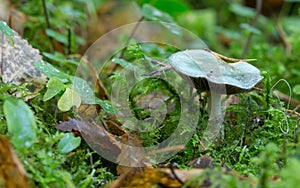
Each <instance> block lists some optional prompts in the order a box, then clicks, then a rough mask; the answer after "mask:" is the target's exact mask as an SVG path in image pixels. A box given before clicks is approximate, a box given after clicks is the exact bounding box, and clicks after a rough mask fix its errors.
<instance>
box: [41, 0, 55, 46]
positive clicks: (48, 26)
mask: <svg viewBox="0 0 300 188" xmlns="http://www.w3.org/2000/svg"><path fill="white" fill-rule="evenodd" d="M42 2H43V9H44V14H45V19H46V24H47V29H51V24H50V19H49V15H48V10H47V6H46V1H45V0H42ZM49 39H50V43H51V46H52V50H54V49H55V46H54V43H53V38H52V37H50V36H49Z"/></svg>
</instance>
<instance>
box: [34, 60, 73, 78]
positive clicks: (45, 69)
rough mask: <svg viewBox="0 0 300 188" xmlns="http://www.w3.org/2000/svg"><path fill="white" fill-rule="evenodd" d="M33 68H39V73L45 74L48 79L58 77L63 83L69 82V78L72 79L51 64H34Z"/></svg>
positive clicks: (43, 62) (42, 62) (39, 62)
mask: <svg viewBox="0 0 300 188" xmlns="http://www.w3.org/2000/svg"><path fill="white" fill-rule="evenodd" d="M33 66H35V68H37V69H38V70H39V71H41V72H42V73H44V74H45V75H46V76H47V77H48V78H52V77H57V78H58V79H60V80H61V81H62V82H63V83H66V82H68V81H69V78H70V76H69V75H67V74H66V73H63V72H62V71H60V70H58V69H56V68H55V67H53V66H52V65H51V64H49V63H47V62H45V61H38V62H33Z"/></svg>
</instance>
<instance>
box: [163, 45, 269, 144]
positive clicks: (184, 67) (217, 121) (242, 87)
mask: <svg viewBox="0 0 300 188" xmlns="http://www.w3.org/2000/svg"><path fill="white" fill-rule="evenodd" d="M225 60H230V61H233V62H235V63H230V64H227V63H226V62H224V61H225ZM169 61H170V65H171V67H172V68H173V69H174V70H175V71H176V72H177V73H179V74H180V75H181V76H182V77H184V78H186V79H191V81H192V83H193V84H194V86H195V87H196V89H199V90H201V91H207V92H209V94H210V96H209V104H208V105H209V122H208V130H209V132H210V134H211V135H210V136H213V137H214V138H216V136H218V135H219V134H220V131H221V132H222V139H223V137H224V135H223V129H224V127H223V124H222V109H221V95H222V94H235V93H241V92H246V91H250V90H252V89H253V88H254V86H255V85H256V84H257V83H259V82H260V81H261V80H262V79H263V77H262V76H261V75H260V71H259V70H258V69H257V68H256V67H254V66H253V65H251V64H249V63H247V62H246V61H249V60H237V59H231V58H227V57H225V56H222V55H220V54H217V53H215V52H212V51H210V50H207V49H204V50H185V51H180V52H177V53H175V54H173V55H171V56H170V57H169ZM163 68H164V69H166V67H163ZM211 138H212V137H210V138H209V139H211Z"/></svg>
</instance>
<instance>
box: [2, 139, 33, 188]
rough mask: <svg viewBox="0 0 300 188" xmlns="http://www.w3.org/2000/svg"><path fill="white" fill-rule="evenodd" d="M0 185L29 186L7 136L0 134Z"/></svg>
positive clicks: (9, 187)
mask: <svg viewBox="0 0 300 188" xmlns="http://www.w3.org/2000/svg"><path fill="white" fill-rule="evenodd" d="M0 187H7V188H13V187H24V188H27V187H29V185H28V181H27V178H26V171H25V169H24V167H23V165H22V163H21V162H20V161H19V159H18V157H17V156H16V154H15V152H14V150H13V148H12V147H11V144H10V142H9V140H8V139H7V138H5V137H4V136H1V135H0Z"/></svg>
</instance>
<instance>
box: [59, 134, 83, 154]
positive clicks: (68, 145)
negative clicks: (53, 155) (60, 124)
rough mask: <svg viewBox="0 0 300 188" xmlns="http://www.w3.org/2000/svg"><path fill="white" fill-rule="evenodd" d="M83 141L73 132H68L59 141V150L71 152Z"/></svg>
mask: <svg viewBox="0 0 300 188" xmlns="http://www.w3.org/2000/svg"><path fill="white" fill-rule="evenodd" d="M80 142H81V138H80V137H75V136H74V134H73V133H66V134H65V135H64V136H63V137H62V138H61V139H60V141H59V143H58V151H59V152H60V153H69V152H70V151H72V150H74V149H76V148H77V147H78V146H79V145H80Z"/></svg>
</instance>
